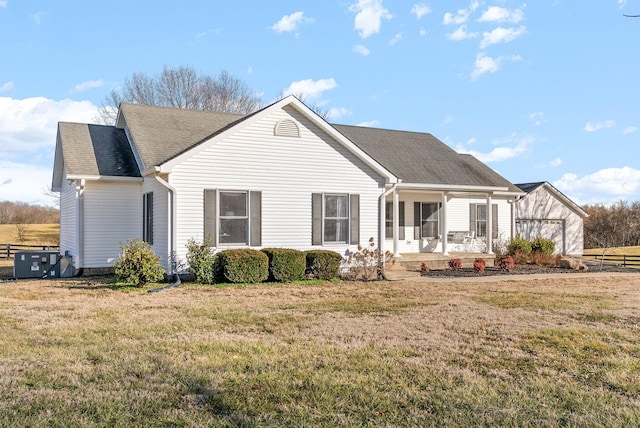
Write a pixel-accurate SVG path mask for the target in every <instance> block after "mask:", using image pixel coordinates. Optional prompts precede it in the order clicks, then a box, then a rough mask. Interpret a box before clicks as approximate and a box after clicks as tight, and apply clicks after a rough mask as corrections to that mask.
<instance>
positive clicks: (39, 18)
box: [31, 12, 44, 25]
mask: <svg viewBox="0 0 640 428" xmlns="http://www.w3.org/2000/svg"><path fill="white" fill-rule="evenodd" d="M42 15H44V12H38V13H34V14H33V15H31V19H33V23H34V24H36V25H40V23H41V22H42Z"/></svg>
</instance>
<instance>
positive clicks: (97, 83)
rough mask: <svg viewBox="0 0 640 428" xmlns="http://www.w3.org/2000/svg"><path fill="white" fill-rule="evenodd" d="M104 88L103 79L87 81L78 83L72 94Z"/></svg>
mask: <svg viewBox="0 0 640 428" xmlns="http://www.w3.org/2000/svg"><path fill="white" fill-rule="evenodd" d="M103 86H104V80H102V79H98V80H87V81H86V82H82V83H78V84H77V85H76V86H74V87H73V89H72V90H71V92H72V93H77V92H84V91H88V90H89V89H94V88H101V87H103Z"/></svg>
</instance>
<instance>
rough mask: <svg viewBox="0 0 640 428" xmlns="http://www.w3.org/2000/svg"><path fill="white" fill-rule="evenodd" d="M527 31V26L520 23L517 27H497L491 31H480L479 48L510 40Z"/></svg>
mask: <svg viewBox="0 0 640 428" xmlns="http://www.w3.org/2000/svg"><path fill="white" fill-rule="evenodd" d="M526 32H527V28H526V27H525V26H524V25H521V26H520V27H518V28H503V27H498V28H495V29H493V30H491V31H485V32H484V33H482V41H481V42H480V48H482V49H484V48H486V47H487V46H490V45H495V44H498V43H506V42H511V41H513V40H515V39H517V38H518V37H520V36H522V35H523V34H524V33H526Z"/></svg>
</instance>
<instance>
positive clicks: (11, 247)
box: [0, 244, 60, 259]
mask: <svg viewBox="0 0 640 428" xmlns="http://www.w3.org/2000/svg"><path fill="white" fill-rule="evenodd" d="M25 250H28V251H40V250H52V251H57V250H60V247H59V246H57V245H23V244H0V259H12V258H13V256H14V254H15V253H16V251H25Z"/></svg>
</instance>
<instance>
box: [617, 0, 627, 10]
mask: <svg viewBox="0 0 640 428" xmlns="http://www.w3.org/2000/svg"><path fill="white" fill-rule="evenodd" d="M626 5H627V0H618V7H620V8H623V7H625V6H626Z"/></svg>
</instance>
